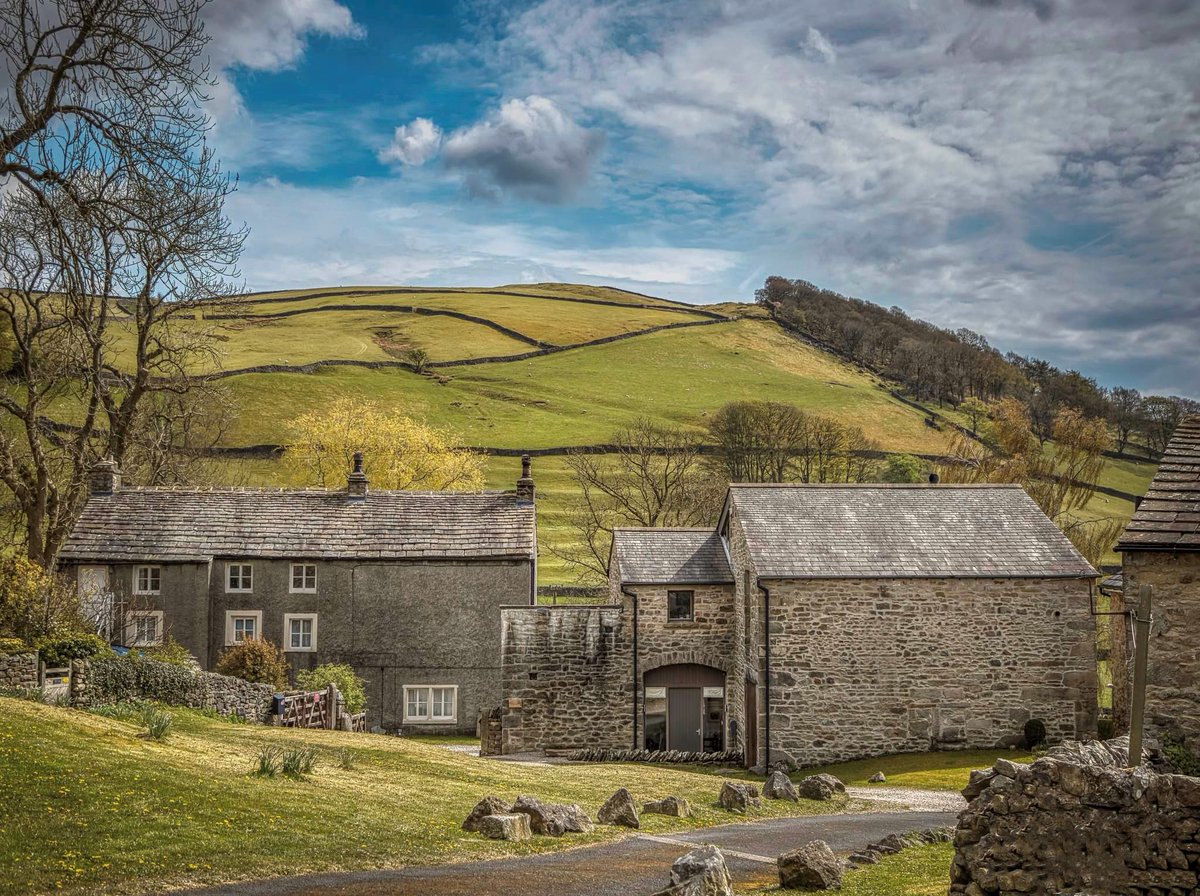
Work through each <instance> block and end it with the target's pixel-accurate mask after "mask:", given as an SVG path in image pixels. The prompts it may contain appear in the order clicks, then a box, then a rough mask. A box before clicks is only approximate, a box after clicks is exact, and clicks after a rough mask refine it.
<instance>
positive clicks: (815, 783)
mask: <svg viewBox="0 0 1200 896" xmlns="http://www.w3.org/2000/svg"><path fill="white" fill-rule="evenodd" d="M839 788H840V789H841V791H840V792H842V793H845V792H846V785H845V784H843V783H842V782H841V781H839V780H838V779H837V778H835V777H834V776H833V775H809V776H808V777H807V778H805V779H804V780H803V781H801V782H800V784H799V785H798V786H797V788H796V791H797V792H798V793H799V794H800V796H802V797H804V798H805V799H806V800H831V799H833V795H834V794H835V793H838V792H839Z"/></svg>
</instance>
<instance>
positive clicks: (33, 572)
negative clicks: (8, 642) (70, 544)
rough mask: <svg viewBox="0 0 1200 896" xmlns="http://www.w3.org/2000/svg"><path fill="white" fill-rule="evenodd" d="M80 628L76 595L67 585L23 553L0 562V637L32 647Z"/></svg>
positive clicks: (80, 613) (81, 615)
mask: <svg viewBox="0 0 1200 896" xmlns="http://www.w3.org/2000/svg"><path fill="white" fill-rule="evenodd" d="M84 628H85V624H84V619H83V613H82V611H81V608H80V605H79V594H78V592H77V591H76V589H75V588H73V587H71V584H70V583H69V582H67V581H65V580H63V579H60V578H58V577H57V576H55V575H53V574H52V573H50V572H48V571H47V570H46V569H45V567H43V566H41V565H40V564H38V563H34V562H33V561H32V560H30V559H29V558H28V557H26V556H24V555H23V554H15V553H14V554H10V555H9V556H7V557H4V558H3V559H0V635H11V636H14V637H17V638H20V639H21V640H22V641H24V642H25V643H26V644H33V643H34V642H35V641H37V640H38V639H39V638H46V637H50V636H53V635H62V634H68V633H71V632H77V631H83V630H84Z"/></svg>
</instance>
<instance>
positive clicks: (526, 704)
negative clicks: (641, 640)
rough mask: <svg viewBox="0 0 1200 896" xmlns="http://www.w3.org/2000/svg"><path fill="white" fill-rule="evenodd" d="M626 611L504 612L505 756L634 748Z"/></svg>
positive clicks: (512, 609) (580, 608)
mask: <svg viewBox="0 0 1200 896" xmlns="http://www.w3.org/2000/svg"><path fill="white" fill-rule="evenodd" d="M627 627H628V625H627V621H626V620H625V619H624V617H623V614H622V609H621V607H614V606H574V607H568V606H562V607H506V608H505V609H504V610H502V611H501V621H500V632H501V635H500V638H501V657H500V663H501V678H502V680H501V685H502V689H503V693H504V698H505V701H504V724H503V735H502V738H503V743H504V747H503V749H504V752H505V753H521V752H526V751H530V750H545V749H552V750H554V749H580V748H583V747H613V748H623V747H628V746H630V743H631V739H632V737H633V723H632V714H633V687H632V677H633V676H632V662H633V653H632V646H631V645H632V635H631V633H630V632H628V631H627Z"/></svg>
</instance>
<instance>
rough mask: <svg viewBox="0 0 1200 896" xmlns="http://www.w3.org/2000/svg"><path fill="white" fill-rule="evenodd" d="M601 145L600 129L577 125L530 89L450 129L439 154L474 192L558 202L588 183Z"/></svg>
mask: <svg viewBox="0 0 1200 896" xmlns="http://www.w3.org/2000/svg"><path fill="white" fill-rule="evenodd" d="M603 145H604V135H603V134H602V133H601V132H600V131H597V130H593V129H589V128H584V127H581V126H580V125H578V124H576V123H575V122H574V121H572V120H571V119H570V118H568V117H567V116H566V115H565V114H564V113H563V111H562V109H560V108H559V107H558V105H557V104H555V103H554V102H553V101H552V100H549V99H546V98H545V97H543V96H536V95H535V96H529V97H527V98H525V99H512V100H509V101H507V102H506V103H504V104H503V105H502V106H501V107H500V108H499V109H498V110H497V111H496V112H495V113H494V114H492V115H491V116H489V117H488V118H487V119H485V120H484V121H482V122H480V123H478V124H475V125H472V126H470V127H467V128H463V129H461V130H458V131H455V132H454V133H453V134H451V135H450V136H449V137H448V138H447V139H446V142H445V145H444V147H443V150H442V160H443V162H444V164H445V166H446V168H447V169H449V170H451V171H456V172H460V173H462V174H463V175H464V176H465V185H466V188H467V190H468V192H469V193H470V194H471V195H473V196H477V197H481V198H491V199H496V198H499V197H500V196H501V195H503V194H512V195H515V196H519V197H522V198H525V199H533V200H536V201H538V202H546V203H561V202H565V201H567V200H568V199H570V198H571V197H573V196H574V195H576V194H577V193H578V192H579V191H580V190H581V189H582V187H583V186H584V184H585V183H587V180H588V177H589V175H590V174H591V169H592V166H593V164H594V163H595V161H596V159H597V157H598V156H599V154H600V150H601V149H602V147H603Z"/></svg>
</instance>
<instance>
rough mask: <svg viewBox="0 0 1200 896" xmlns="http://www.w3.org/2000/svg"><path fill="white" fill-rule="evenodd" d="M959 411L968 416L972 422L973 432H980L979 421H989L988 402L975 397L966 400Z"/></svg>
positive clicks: (959, 407)
mask: <svg viewBox="0 0 1200 896" xmlns="http://www.w3.org/2000/svg"><path fill="white" fill-rule="evenodd" d="M958 409H959V410H960V411H962V412H963V413H964V414H966V415H967V419H968V420H970V421H971V431H972V432H978V431H979V421H981V420H986V419H987V413H988V406H987V402H985V401H981V400H980V399H978V398H976V397H975V396H974V395H972V396H970V397H968V398H964V399H963V401H962V403H961V404H960V405H959V406H958Z"/></svg>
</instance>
